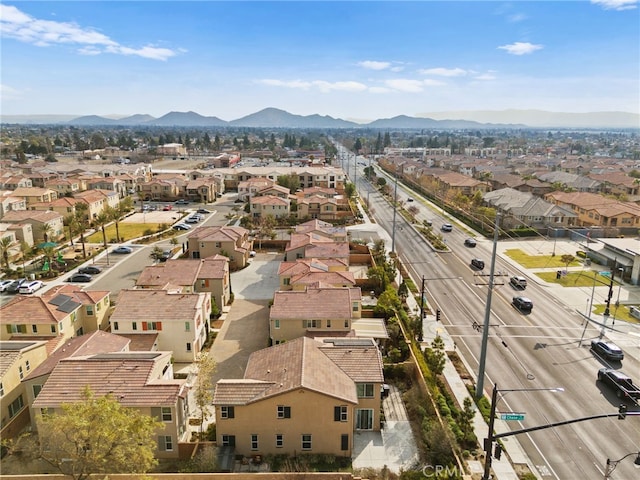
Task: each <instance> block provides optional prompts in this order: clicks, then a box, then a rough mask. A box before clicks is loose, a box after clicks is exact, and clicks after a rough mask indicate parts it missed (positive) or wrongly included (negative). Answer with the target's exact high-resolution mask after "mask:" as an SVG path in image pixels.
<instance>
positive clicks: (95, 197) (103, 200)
mask: <svg viewBox="0 0 640 480" xmlns="http://www.w3.org/2000/svg"><path fill="white" fill-rule="evenodd" d="M74 198H76V199H78V200H81V201H83V202H85V203H86V204H87V205H88V206H89V209H88V211H87V215H88V218H89V220H93V219H94V218H96V217H97V216H98V215H100V214H101V213H102V212H104V211H105V209H106V208H107V207H111V208H116V207H117V206H118V203H120V196H119V195H118V193H117V192H113V191H110V190H86V191H84V192H80V193H78V194H76V195H74Z"/></svg>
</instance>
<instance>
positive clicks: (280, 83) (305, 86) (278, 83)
mask: <svg viewBox="0 0 640 480" xmlns="http://www.w3.org/2000/svg"><path fill="white" fill-rule="evenodd" d="M256 83H261V84H263V85H269V86H270V87H285V88H297V89H300V90H309V89H310V88H311V82H304V81H302V80H289V81H284V80H276V79H275V78H265V79H262V80H257V81H256Z"/></svg>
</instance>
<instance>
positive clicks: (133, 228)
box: [86, 223, 169, 243]
mask: <svg viewBox="0 0 640 480" xmlns="http://www.w3.org/2000/svg"><path fill="white" fill-rule="evenodd" d="M161 225H163V226H164V227H166V228H168V227H169V225H168V224H166V223H165V224H163V223H121V224H120V225H119V226H118V231H119V232H120V239H121V240H122V241H123V242H126V241H128V240H131V239H133V238H139V237H142V236H144V235H150V234H152V233H156V232H157V231H158V230H164V228H160V226H161ZM105 234H106V236H107V242H108V243H116V227H115V225H109V226H108V227H107V228H105ZM86 242H87V243H102V230H98V231H97V232H96V233H94V234H93V235H91V236H89V237H88V238H87V239H86Z"/></svg>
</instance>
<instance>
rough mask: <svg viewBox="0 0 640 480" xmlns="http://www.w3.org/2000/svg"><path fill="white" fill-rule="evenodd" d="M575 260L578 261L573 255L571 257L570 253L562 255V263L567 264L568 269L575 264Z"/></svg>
mask: <svg viewBox="0 0 640 480" xmlns="http://www.w3.org/2000/svg"><path fill="white" fill-rule="evenodd" d="M575 259H576V257H574V256H573V255H571V254H570V253H567V254H565V255H562V256H561V257H560V261H561V262H562V263H564V264H565V266H566V268H569V264H570V263H571V262H573V261H574V260H575Z"/></svg>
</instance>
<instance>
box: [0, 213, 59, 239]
mask: <svg viewBox="0 0 640 480" xmlns="http://www.w3.org/2000/svg"><path fill="white" fill-rule="evenodd" d="M2 223H10V224H13V225H21V224H25V223H26V224H29V225H31V231H32V235H33V241H34V243H36V244H37V243H40V242H56V241H58V240H60V239H61V238H63V237H64V217H63V216H62V215H60V214H59V213H57V212H53V211H51V210H46V211H38V210H13V211H11V212H6V213H5V215H4V217H2Z"/></svg>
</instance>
